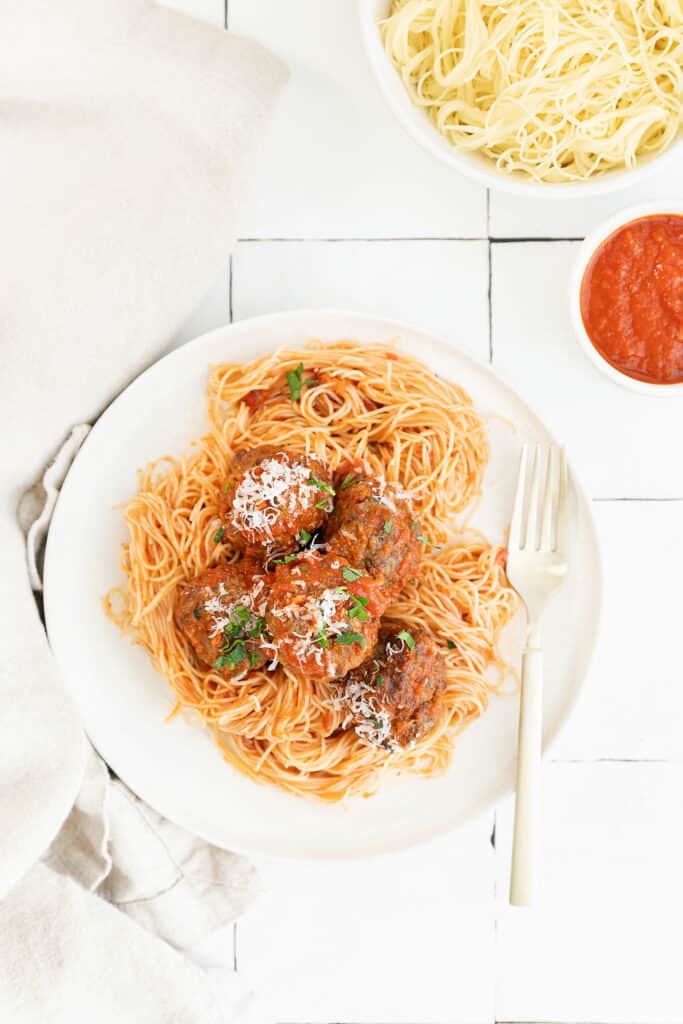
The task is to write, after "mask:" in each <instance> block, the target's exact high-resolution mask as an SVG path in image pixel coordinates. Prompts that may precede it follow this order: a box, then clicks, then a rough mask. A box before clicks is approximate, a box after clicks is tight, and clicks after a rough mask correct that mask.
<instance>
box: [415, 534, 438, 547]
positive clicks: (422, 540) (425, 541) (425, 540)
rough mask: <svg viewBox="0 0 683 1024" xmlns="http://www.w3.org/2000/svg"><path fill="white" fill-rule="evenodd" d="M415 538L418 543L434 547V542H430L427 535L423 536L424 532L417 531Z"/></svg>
mask: <svg viewBox="0 0 683 1024" xmlns="http://www.w3.org/2000/svg"><path fill="white" fill-rule="evenodd" d="M417 539H418V540H419V542H420V544H426V545H427V547H429V548H434V547H436V544H432V542H431V540H429V538H428V537H425V535H424V533H418V535H417Z"/></svg>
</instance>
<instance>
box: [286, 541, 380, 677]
mask: <svg viewBox="0 0 683 1024" xmlns="http://www.w3.org/2000/svg"><path fill="white" fill-rule="evenodd" d="M290 558H291V556H290ZM383 609H384V604H383V602H382V596H381V593H380V588H379V585H378V583H377V581H376V580H374V579H372V578H371V577H370V576H367V575H364V574H362V573H361V572H360V571H359V570H357V569H354V568H353V567H352V566H350V565H349V563H348V562H347V561H346V559H344V558H340V557H339V556H338V555H323V554H321V553H320V552H318V551H306V552H303V553H302V554H301V555H298V556H295V557H294V559H293V560H291V561H289V560H288V561H287V562H286V564H281V565H278V567H277V569H276V570H275V573H274V579H273V583H272V586H271V588H270V593H269V595H268V605H267V609H266V626H267V628H268V631H269V633H270V634H271V636H272V638H273V643H274V644H275V646H276V647H277V650H278V656H279V658H280V660H281V661H282V663H283V664H284V665H287V666H289V667H290V668H291V669H293V670H294V671H295V672H297V673H299V674H300V675H303V676H306V677H307V678H310V679H313V680H315V681H316V682H326V681H329V680H331V679H335V678H336V677H337V676H343V675H345V673H346V672H348V671H349V669H352V668H353V667H354V666H355V665H359V664H360V663H361V661H363V659H364V658H366V657H367V652H368V651H369V650H370V649H371V648H372V646H373V645H374V643H375V640H376V638H377V630H378V627H379V616H380V615H381V613H382V611H383Z"/></svg>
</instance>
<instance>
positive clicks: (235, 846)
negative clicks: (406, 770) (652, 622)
mask: <svg viewBox="0 0 683 1024" xmlns="http://www.w3.org/2000/svg"><path fill="white" fill-rule="evenodd" d="M326 317H327V318H344V319H348V320H350V321H353V320H356V321H359V322H362V323H363V324H364V325H365V326H366V327H367V326H368V325H370V326H372V327H373V328H374V327H377V329H378V332H382V333H383V334H384V336H385V337H389V338H390V337H392V335H397V336H400V334H401V333H402V332H406V333H409V334H416V335H421V336H423V337H425V338H428V339H429V340H430V341H431V342H433V343H435V344H436V345H437V347H440V348H445V349H447V350H450V351H451V352H453V353H454V354H455V355H456V356H457V357H458V358H460V359H462V360H463V361H464V362H465V363H470V364H471V365H472V366H473V368H474V369H475V370H476V371H477V372H478V373H482V374H483V375H484V376H485V377H487V378H488V379H489V380H490V381H491V382H492V383H493V384H494V385H495V386H496V387H497V388H500V389H503V390H504V391H505V392H507V393H509V394H510V395H511V396H513V397H514V399H515V400H516V401H517V402H519V403H521V405H522V406H523V407H524V408H525V409H527V410H528V411H529V413H530V414H531V415H532V416H533V417H534V418H535V419H536V420H538V421H539V423H541V425H542V426H543V429H544V431H545V433H546V434H547V435H548V436H549V437H550V438H551V439H552V440H553V441H554V442H555V443H557V439H556V437H555V435H554V433H553V431H552V430H550V429H549V428H548V427H547V426H546V423H545V421H544V420H543V419H541V417H540V416H538V414H537V413H536V412H535V410H534V409H533V407H532V406H531V405H530V404H529V403H528V402H527V401H526V399H525V398H523V397H522V396H521V395H519V394H518V393H517V391H515V390H514V388H512V387H511V386H510V385H509V384H508V383H507V382H506V381H505V380H504V379H503V378H502V377H501V376H500V375H499V374H498V373H497V372H496V370H495V369H493V367H492V366H491V365H489V364H487V363H485V362H483V361H481V360H480V359H478V358H477V357H476V356H475V355H473V354H471V353H469V352H467V351H464V350H463V349H462V348H460V347H459V346H458V345H457V344H454V343H453V342H452V341H450V340H448V339H446V338H444V337H442V336H440V335H438V334H435V333H434V332H432V331H431V330H430V329H429V328H425V327H422V326H420V325H419V324H415V323H411V322H410V321H404V320H395V319H391V318H388V317H382V316H377V315H375V314H370V313H364V312H361V311H356V310H349V309H344V308H340V307H304V308H297V309H292V310H282V311H276V312H272V313H263V314H259V315H257V316H253V317H245V318H244V319H241V320H236V321H233V322H229V323H226V324H223V325H219V326H217V327H214V328H212V329H211V330H209V331H205V332H203V333H202V334H200V335H197V336H196V337H195V338H192V339H190V340H189V341H187V342H185V343H183V344H182V345H180V346H178V347H177V348H174V349H172V350H170V351H167V352H165V353H164V354H162V355H161V356H160V357H159V358H158V359H155V360H154V361H153V362H151V363H150V364H149V365H148V366H146V367H145V368H144V369H143V370H142V371H141V372H140V373H138V374H137V375H136V376H134V377H133V378H132V379H131V380H130V381H129V382H128V384H127V385H126V386H125V387H123V388H122V389H121V391H120V392H118V393H117V394H116V396H115V397H114V398H113V399H112V400H111V401H110V402H109V403H108V405H107V406H106V407H105V408H104V409H103V410H102V412H101V413H100V415H99V416H98V417H97V419H96V420H95V422H94V423H93V425H92V428H91V430H90V431H89V433H88V435H87V437H86V438H85V440H84V442H83V444H82V445H81V447H80V448H79V450H78V452H77V453H76V455H75V457H74V460H73V462H72V464H71V466H70V467H69V470H68V472H67V475H66V477H65V479H64V481H63V484H62V487H61V488H60V493H59V496H58V498H57V502H56V504H55V508H54V511H53V515H52V519H51V522H50V527H49V529H48V534H47V539H46V546H45V560H44V569H43V598H44V610H45V625H46V631H47V636H48V643H49V644H50V649H51V651H52V653H53V655H54V657H55V661H56V663H57V667H58V669H59V671H60V672H61V673H62V676H63V681H64V684H65V685H66V687H67V689H68V690H69V693H70V694H71V695H72V699H74V701H75V703H76V705H77V707H78V708H79V714H81V717H82V713H81V712H80V701H79V699H78V696H77V694H76V692H75V690H72V688H71V686H70V685H69V680H68V673H67V671H66V669H65V668H63V666H62V663H61V661H60V659H59V657H58V655H57V653H56V650H55V647H54V646H53V643H52V639H51V625H50V623H51V621H52V622H53V623H54V619H53V617H52V614H51V608H52V600H51V595H52V594H54V593H55V592H56V591H55V590H54V589H53V588H52V587H51V585H50V580H51V579H52V578H53V573H52V567H53V566H54V565H55V562H56V559H55V558H53V557H52V552H53V550H54V549H55V546H56V545H55V541H54V538H55V537H56V536H57V530H56V529H55V524H59V523H60V521H61V509H63V508H64V507H65V503H64V502H63V501H62V496H63V495H64V494H65V493H66V494H67V496H68V493H69V490H70V486H69V480H70V478H71V479H73V475H72V471H73V468H74V466H76V464H77V463H78V460H79V459H80V457H81V455H82V453H83V451H85V450H86V449H88V448H89V447H92V444H93V438H95V442H96V439H97V437H98V436H99V433H100V429H101V424H102V423H103V422H105V423H106V422H107V421H108V419H109V417H110V415H113V411H114V410H115V409H116V407H117V406H118V405H119V403H120V402H121V400H122V399H123V398H124V396H128V395H129V393H130V392H131V391H136V390H137V389H138V388H139V387H142V386H143V382H144V380H145V379H146V378H147V376H148V375H149V376H151V375H152V374H153V373H154V372H155V371H156V369H157V367H158V366H159V364H160V363H166V364H168V363H172V362H174V361H176V359H179V358H180V357H181V356H183V357H187V355H188V353H189V354H191V353H192V351H193V350H195V349H200V348H201V347H203V346H204V345H205V344H207V343H209V342H210V341H211V340H212V339H214V338H216V337H218V336H221V337H224V338H225V339H226V341H229V339H230V336H231V335H232V334H238V333H239V332H240V330H244V329H245V328H246V329H250V328H252V326H254V327H257V328H258V326H264V327H265V326H268V325H272V324H274V323H281V322H282V321H283V320H293V321H297V320H299V319H306V320H309V319H310V320H311V321H313V322H314V321H315V319H316V318H321V319H323V318H326ZM321 333H323V331H321ZM311 340H315V332H307V333H306V334H305V336H304V338H303V339H302V343H307V342H309V341H311ZM236 361H242V360H241V359H240V358H239V356H238V357H237V360H236ZM207 365H210V364H207ZM567 461H568V468H569V472H570V477H571V480H572V483H573V486H574V491H575V494H576V497H577V499H578V501H579V503H580V505H581V506H582V510H583V512H584V515H585V523H586V526H587V528H588V532H589V536H590V540H591V542H592V548H593V554H594V556H595V564H594V568H595V574H594V578H593V580H592V582H591V591H592V599H593V605H594V615H593V618H592V628H591V633H590V635H589V636H588V638H587V640H588V643H585V640H586V638H585V637H584V649H583V659H582V662H581V664H580V672H579V673H578V681H577V682H575V685H574V686H573V687H572V688H571V692H570V693H568V695H567V697H566V698H565V711H564V714H563V715H562V717H561V718H560V719H559V720H558V721H557V723H556V724H555V725H554V726H553V728H552V729H550V730H549V731H548V732H547V733H546V734H545V737H544V744H543V751H542V756H543V758H544V759H545V758H547V757H548V755H549V754H550V753H551V751H552V749H553V748H554V747H555V745H556V743H557V742H558V740H559V738H560V737H561V736H562V735H563V733H564V731H565V729H566V728H567V726H568V724H569V723H570V722H571V721H572V719H573V717H574V715H575V713H576V708H577V705H578V703H579V700H580V698H581V695H582V694H583V692H584V690H585V686H586V680H587V677H588V674H589V671H590V667H591V664H592V662H593V659H594V656H595V651H596V647H597V639H598V635H599V629H600V624H601V621H602V615H603V603H604V602H603V597H604V574H603V561H602V552H601V549H600V544H599V537H598V532H597V528H596V524H595V518H594V515H593V509H592V502H591V499H590V497H589V494H588V491H587V490H586V488H585V487H584V485H583V482H582V479H581V477H580V476H579V475H578V474H577V473H576V470H575V468H574V466H573V464H572V462H571V459H570V458H569V457H568V460H567ZM56 603H57V602H55V604H56ZM82 725H83V730H84V733H85V735H86V736H87V737H88V740H89V742H90V743H91V744H92V746H93V747H94V749H95V750H96V751H97V752H98V753H100V751H99V748H98V744H97V742H96V741H95V739H94V738H93V737H91V736H90V734H89V732H88V730H87V729H86V727H85V723H84V722H82ZM100 756H101V757H102V758H103V760H104V761H105V762H106V763H107V764H108V765H109V766H110V767H112V769H113V770H114V771H115V773H116V775H117V776H118V777H119V778H120V779H121V781H122V782H123V783H124V784H125V785H126V786H127V787H128V788H129V789H130V790H131V792H133V793H134V794H135V795H136V796H139V798H140V799H142V800H144V801H145V802H146V803H149V805H150V806H151V807H153V808H154V809H155V810H156V811H157V812H158V813H160V814H162V815H163V816H164V817H166V818H168V820H169V821H172V822H174V823H176V824H177V825H179V826H180V827H182V828H184V829H187V830H188V831H190V832H191V833H192V834H194V835H197V836H198V837H199V838H201V839H203V840H205V841H206V842H208V843H211V844H212V845H223V844H220V843H217V841H216V837H215V836H212V835H210V834H208V832H207V831H206V830H202V829H201V828H199V827H197V825H196V823H194V822H193V823H192V824H188V823H187V821H183V820H182V815H178V814H176V813H175V812H172V813H169V811H168V808H167V807H165V806H164V803H165V801H164V800H161V801H159V800H157V799H156V796H155V798H154V799H149V798H148V796H146V795H145V793H144V792H138V788H137V787H136V786H132V785H131V784H130V782H129V781H128V779H127V773H126V772H125V770H124V771H123V772H121V771H120V770H119V766H117V765H115V764H114V763H113V762H114V761H115V760H117V758H110V757H105V756H104V755H103V754H100ZM254 785H256V784H255V783H254ZM142 789H143V790H144V789H145V787H144V786H143V787H142ZM513 792H514V781H513V782H512V784H509V783H508V784H506V785H504V786H502V787H499V789H498V790H497V792H496V794H495V795H493V796H492V797H490V798H487V799H486V800H483V801H479V802H478V803H475V804H473V806H472V807H471V808H469V809H467V810H466V811H465V812H464V813H461V814H460V815H458V816H455V815H454V816H451V817H450V818H444V819H443V820H442V821H441V823H440V825H439V826H438V827H433V826H428V825H425V826H422V828H421V829H418V828H416V830H415V832H414V833H413V835H412V836H411V838H410V839H408V840H405V839H398V838H396V839H393V838H390V839H383V840H381V842H375V843H373V845H372V847H371V848H365V847H363V846H362V845H358V846H353V847H347V848H344V849H342V850H340V851H337V852H334V853H331V852H326V851H323V850H308V851H301V850H300V849H299V848H298V847H297V849H296V852H294V851H293V849H287V850H283V851H282V852H275V851H273V850H272V848H268V849H265V848H264V847H262V845H261V844H260V842H259V841H258V840H257V841H255V842H254V843H253V844H251V845H250V844H249V843H242V842H240V841H239V840H237V841H233V840H232V839H231V840H229V846H228V845H225V846H223V848H225V849H230V850H232V851H233V852H236V853H240V854H243V855H245V856H251V857H253V856H258V857H260V858H263V859H264V860H273V861H281V860H285V861H289V860H292V861H347V860H357V859H359V858H365V857H373V856H382V855H386V854H390V853H394V852H399V851H401V850H407V849H411V848H414V847H416V846H418V845H423V844H425V843H428V842H430V841H434V840H438V839H439V838H443V837H445V836H447V835H449V834H450V833H452V832H454V831H455V830H456V829H458V828H460V827H462V826H463V825H466V824H468V823H469V822H471V821H473V820H476V819H477V818H479V817H480V816H481V815H483V814H485V813H486V812H487V811H488V810H489V809H490V808H491V807H493V806H495V805H496V803H498V802H499V801H500V800H504V799H505V798H506V797H508V796H509V795H510V794H511V793H513Z"/></svg>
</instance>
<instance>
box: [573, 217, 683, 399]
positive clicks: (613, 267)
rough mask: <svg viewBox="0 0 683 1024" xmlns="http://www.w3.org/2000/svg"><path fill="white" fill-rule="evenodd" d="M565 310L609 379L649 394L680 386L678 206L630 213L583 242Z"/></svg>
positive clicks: (682, 293) (682, 328)
mask: <svg viewBox="0 0 683 1024" xmlns="http://www.w3.org/2000/svg"><path fill="white" fill-rule="evenodd" d="M571 310H572V317H573V321H574V327H575V330H576V333H577V336H578V338H579V341H580V342H581V344H582V345H583V347H584V349H585V351H586V353H587V355H588V356H589V357H590V359H591V360H592V361H593V363H595V365H596V366H598V367H599V368H600V369H601V370H602V371H603V372H604V373H606V374H607V375H608V376H609V377H611V378H612V379H613V380H616V381H618V382H619V383H620V384H623V385H625V386H627V387H630V388H632V389H634V390H636V391H640V392H646V393H648V394H652V393H657V394H664V393H671V392H672V391H677V390H678V389H679V388H680V387H681V386H683V204H681V203H680V201H679V202H665V203H661V202H660V203H657V204H654V203H650V204H648V205H646V206H640V207H634V208H633V209H631V210H627V211H625V212H624V213H621V214H619V215H618V216H617V217H613V218H612V219H611V220H609V221H607V223H605V224H604V225H603V226H602V227H601V228H599V229H598V230H597V231H596V232H594V233H593V234H592V235H591V236H589V237H588V238H587V239H586V241H585V242H584V244H583V246H582V248H581V252H580V254H579V259H578V262H577V265H576V268H575V271H574V274H573V277H572V285H571Z"/></svg>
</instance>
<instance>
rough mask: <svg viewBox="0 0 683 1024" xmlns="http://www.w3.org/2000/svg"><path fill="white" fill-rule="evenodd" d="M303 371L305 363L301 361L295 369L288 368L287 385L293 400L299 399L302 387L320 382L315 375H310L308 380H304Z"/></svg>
mask: <svg viewBox="0 0 683 1024" xmlns="http://www.w3.org/2000/svg"><path fill="white" fill-rule="evenodd" d="M303 372H304V364H303V363H299V365H298V366H297V367H296V369H295V370H287V387H288V388H289V397H290V398H291V399H292V401H293V402H298V401H299V398H300V397H301V389H302V387H303V388H309V387H311V385H313V384H317V383H318V381H317V379H316V378H315V377H309V378H308V380H303V379H302V378H303Z"/></svg>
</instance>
